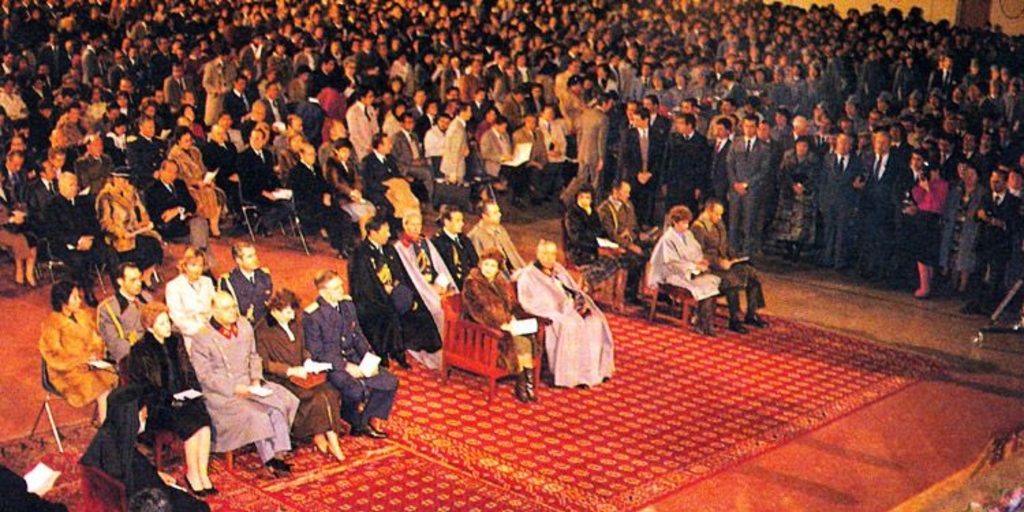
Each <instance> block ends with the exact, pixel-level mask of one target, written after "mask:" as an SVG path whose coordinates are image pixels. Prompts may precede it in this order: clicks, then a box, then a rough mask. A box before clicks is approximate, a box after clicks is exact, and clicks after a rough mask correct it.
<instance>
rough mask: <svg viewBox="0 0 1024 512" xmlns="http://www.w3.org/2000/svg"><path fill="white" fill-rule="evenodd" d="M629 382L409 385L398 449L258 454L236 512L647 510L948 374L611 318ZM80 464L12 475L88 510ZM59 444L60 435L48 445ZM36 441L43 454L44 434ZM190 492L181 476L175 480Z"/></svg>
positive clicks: (235, 487) (842, 347)
mask: <svg viewBox="0 0 1024 512" xmlns="http://www.w3.org/2000/svg"><path fill="white" fill-rule="evenodd" d="M609 321H610V323H611V327H612V331H613V332H614V334H615V337H616V347H615V348H616V372H615V377H614V378H613V379H612V380H611V381H610V382H608V383H606V384H603V385H601V386H598V387H596V388H593V389H590V390H578V389H554V388H547V387H544V386H541V388H540V389H539V390H538V395H539V398H540V402H538V403H537V404H532V405H528V406H522V405H520V404H519V403H518V402H516V401H515V400H514V399H512V398H511V396H509V395H510V393H511V385H510V384H509V383H505V384H504V385H502V386H501V389H500V391H499V395H498V397H497V398H496V399H495V400H494V401H493V402H492V403H490V404H488V403H487V401H486V399H485V392H484V391H485V387H486V386H484V385H483V384H482V380H480V379H476V378H474V377H470V376H468V375H466V374H462V373H459V372H457V371H456V372H454V373H453V374H452V379H451V380H450V382H449V384H448V386H443V385H441V384H440V382H439V379H438V376H437V374H436V373H433V372H429V371H426V370H424V369H422V368H416V369H415V370H413V371H407V372H400V373H399V376H400V378H401V380H402V387H401V389H400V390H399V395H398V401H397V403H396V406H395V410H394V412H393V414H392V418H391V421H390V423H389V427H388V428H389V431H390V432H391V434H392V436H391V438H390V439H389V440H387V441H386V442H376V441H371V440H368V439H363V438H358V439H357V438H346V439H345V441H344V445H343V446H344V449H345V453H346V455H347V456H348V459H347V461H346V462H344V463H341V464H338V463H332V462H328V461H327V460H326V459H325V458H323V456H321V455H319V454H318V453H316V452H315V450H313V449H312V447H311V446H309V445H301V446H300V447H299V448H298V449H297V450H295V452H294V453H295V456H294V458H293V460H292V463H293V464H294V469H295V472H294V474H293V476H292V477H291V478H288V479H278V480H274V479H270V478H269V477H268V476H267V475H266V473H264V472H263V471H262V469H261V468H260V464H259V460H258V458H257V457H256V454H255V452H254V451H252V450H247V451H243V452H242V453H240V454H239V456H237V457H236V460H235V472H234V474H228V473H227V472H226V470H225V468H224V462H223V459H222V458H220V457H215V458H214V460H213V462H212V464H211V465H212V473H213V480H214V483H215V484H216V485H217V487H218V488H219V489H221V494H220V496H217V497H213V498H210V499H209V500H210V504H211V506H212V507H213V508H214V510H224V511H235V510H238V511H241V510H246V511H328V510H352V511H392V510H404V511H413V510H431V511H434V510H437V511H467V512H468V511H478V510H508V511H535V510H536V511H580V512H587V511H597V512H605V511H620V510H622V511H625V510H636V509H638V508H641V507H643V506H644V505H646V504H649V503H651V502H653V501H656V500H658V499H660V498H663V497H665V496H667V495H669V494H671V493H673V492H676V491H678V490H680V489H682V488H683V487H686V486H688V485H691V484H694V483H696V482H698V481H700V480H702V479H704V478H707V477H709V476H712V475H714V474H716V473H718V472H720V471H722V470H725V469H727V468H729V467H732V466H734V465H736V464H738V463H740V462H742V461H744V460H747V459H749V458H751V457H755V456H757V455H760V454H762V453H764V452H765V451H767V450H770V449H772V448H775V447H778V446H780V445H782V444H784V443H786V442H789V441H791V440H792V439H794V438H796V437H797V436H799V435H802V434H804V433H806V432H809V431H811V430H813V429H815V428H819V427H821V426H823V425H825V424H827V423H829V422H831V421H834V420H836V419H837V418H840V417H842V416H844V415H846V414H849V413H851V412H853V411H855V410H857V409H859V408H861V407H864V406H866V405H868V404H870V403H872V402H875V401H877V400H880V399H882V398H884V397H887V396H889V395H891V394H893V393H895V392H897V391H899V390H901V389H904V388H906V387H907V386H909V385H911V384H913V383H914V382H917V381H919V380H920V379H922V378H925V377H928V376H930V375H934V374H937V373H939V372H942V371H943V370H944V368H943V367H942V366H941V365H940V364H939V363H937V362H935V361H933V360H930V359H927V358H923V357H920V356H916V355H912V354H907V353H904V352H899V351H896V350H892V349H889V348H886V347H881V346H878V345H874V344H871V343H867V342H864V341H860V340H857V339H853V338H850V337H847V336H843V335H839V334H835V333H831V332H826V331H822V330H820V329H816V328H813V327H808V326H804V325H800V324H796V323H793V322H787V321H784V320H779V319H774V321H773V325H772V327H771V328H770V329H767V330H755V331H753V332H751V334H748V335H746V336H738V335H732V334H731V333H730V334H729V335H720V336H719V337H718V338H715V339H708V338H703V337H699V336H694V335H691V334H690V333H689V332H687V331H685V330H682V329H679V328H676V327H673V326H669V325H664V324H654V325H652V324H648V323H646V322H644V321H641V320H638V319H634V318H629V317H622V316H615V315H609ZM64 430H65V431H66V432H65V434H66V435H67V442H66V443H65V446H66V447H68V455H67V456H65V457H61V456H59V455H57V454H56V447H55V446H54V444H53V442H52V438H50V439H47V442H45V443H39V442H24V441H12V442H8V443H5V444H4V445H3V446H0V460H2V462H3V463H4V464H5V465H7V466H9V467H11V468H12V469H14V470H15V471H19V472H22V473H24V471H27V469H29V467H30V466H31V465H32V464H34V463H35V462H37V461H39V460H44V461H46V462H47V463H48V464H51V465H52V466H54V467H56V468H57V469H62V470H64V471H65V474H64V475H63V476H62V477H61V479H60V483H59V485H58V487H57V488H56V489H55V490H54V491H53V494H52V495H51V496H50V497H51V498H52V499H56V500H59V501H64V502H66V503H69V504H70V505H72V507H74V506H75V505H78V504H79V503H80V501H81V496H80V486H79V483H78V472H77V467H76V466H77V460H78V457H79V456H80V454H81V453H82V451H83V450H84V448H85V445H86V444H87V442H88V440H89V437H90V436H91V435H92V432H93V430H92V429H91V427H88V426H85V425H80V426H75V427H69V428H65V429H64ZM43 435H45V433H44V434H43ZM37 439H43V437H42V435H39V434H37ZM172 468H173V469H175V470H176V476H178V477H179V480H180V477H181V476H182V475H181V467H180V464H176V465H174V466H172Z"/></svg>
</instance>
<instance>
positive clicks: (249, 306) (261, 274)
mask: <svg viewBox="0 0 1024 512" xmlns="http://www.w3.org/2000/svg"><path fill="white" fill-rule="evenodd" d="M231 258H232V259H233V260H235V268H233V269H232V270H231V272H228V273H227V274H223V275H221V276H220V279H219V280H217V288H219V289H220V290H221V291H224V292H228V293H230V294H231V295H232V296H234V297H235V301H236V302H238V311H239V312H240V313H242V314H243V315H245V317H246V318H248V319H249V321H250V322H258V321H259V320H260V319H261V318H264V317H265V316H267V301H269V300H270V296H271V295H273V294H274V281H273V279H272V278H271V277H270V270H268V269H267V268H266V267H261V266H260V258H259V256H258V255H257V254H256V247H255V246H253V245H252V244H251V243H249V242H247V241H242V242H236V243H235V244H234V245H232V246H231Z"/></svg>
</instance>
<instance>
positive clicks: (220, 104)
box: [203, 48, 235, 126]
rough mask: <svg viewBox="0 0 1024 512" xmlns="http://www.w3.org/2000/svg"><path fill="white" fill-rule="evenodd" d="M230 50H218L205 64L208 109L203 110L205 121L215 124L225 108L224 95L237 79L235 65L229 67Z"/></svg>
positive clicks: (204, 76)
mask: <svg viewBox="0 0 1024 512" xmlns="http://www.w3.org/2000/svg"><path fill="white" fill-rule="evenodd" d="M227 53H228V50H226V49H223V48H221V49H219V50H217V56H216V57H214V58H213V60H211V61H209V62H207V63H206V64H205V65H204V66H203V89H204V90H206V109H205V110H204V111H203V123H205V124H206V125H207V126H210V125H213V124H214V123H216V122H217V119H219V118H220V114H221V111H223V110H224V95H225V94H227V93H228V91H229V90H230V89H231V83H232V82H234V81H235V70H234V67H233V66H232V67H230V68H229V67H228V64H227V58H226V54H227Z"/></svg>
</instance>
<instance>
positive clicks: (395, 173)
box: [362, 133, 402, 226]
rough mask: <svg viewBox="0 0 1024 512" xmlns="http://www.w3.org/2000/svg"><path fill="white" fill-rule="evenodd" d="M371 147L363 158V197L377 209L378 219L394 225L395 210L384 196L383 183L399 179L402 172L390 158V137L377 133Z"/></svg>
mask: <svg viewBox="0 0 1024 512" xmlns="http://www.w3.org/2000/svg"><path fill="white" fill-rule="evenodd" d="M371 147H372V148H373V150H372V151H370V154H368V155H366V158H363V173H362V174H363V187H364V189H363V197H365V198H366V200H367V201H370V202H371V203H373V204H374V206H376V207H377V216H378V217H380V218H382V219H387V220H388V222H390V223H393V224H394V223H396V219H395V208H394V206H393V205H392V204H391V201H388V199H387V197H386V196H385V194H387V191H388V187H387V185H385V184H384V182H385V181H387V180H390V179H391V178H401V177H402V172H401V171H400V170H399V169H398V165H397V164H396V163H395V160H394V159H393V158H392V157H391V137H388V136H387V135H386V134H384V133H377V134H375V135H374V136H373V140H372V142H371ZM398 225H399V226H400V225H401V224H400V223H399V224H398Z"/></svg>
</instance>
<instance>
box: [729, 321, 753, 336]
mask: <svg viewBox="0 0 1024 512" xmlns="http://www.w3.org/2000/svg"><path fill="white" fill-rule="evenodd" d="M729 330H730V331H732V332H736V333H739V334H747V333H748V332H750V331H749V330H748V329H747V328H746V327H744V326H743V322H740V320H739V319H738V318H734V319H732V320H729Z"/></svg>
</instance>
